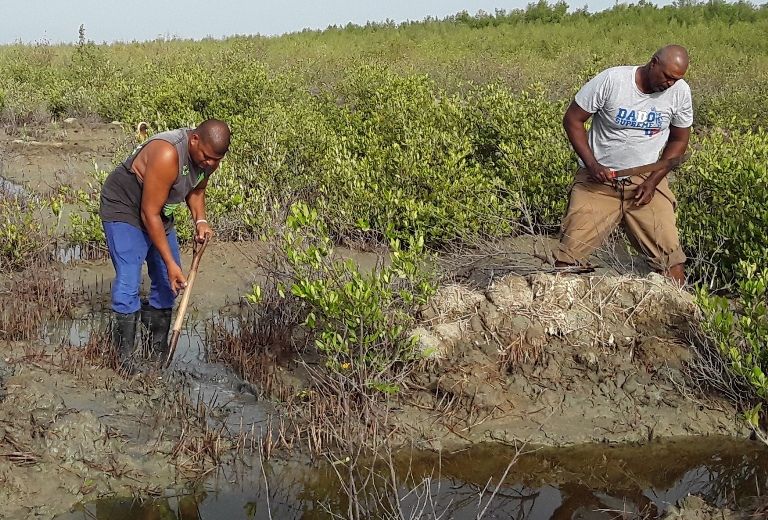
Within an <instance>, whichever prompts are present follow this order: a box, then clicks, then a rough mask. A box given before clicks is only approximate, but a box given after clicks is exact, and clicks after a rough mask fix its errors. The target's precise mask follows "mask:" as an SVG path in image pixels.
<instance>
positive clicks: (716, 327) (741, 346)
mask: <svg viewBox="0 0 768 520" xmlns="http://www.w3.org/2000/svg"><path fill="white" fill-rule="evenodd" d="M738 268H739V269H740V270H741V273H740V274H741V276H740V281H739V283H738V292H737V294H738V299H737V300H736V301H734V302H732V301H729V300H728V299H727V298H725V297H723V296H714V295H710V294H708V293H707V292H706V291H704V290H700V291H699V294H698V300H699V305H700V306H701V309H702V311H703V313H704V320H703V331H704V333H705V335H706V337H707V339H708V340H709V341H710V342H711V343H712V344H713V345H714V346H715V347H716V348H717V350H718V352H719V353H720V356H722V358H723V359H724V360H725V363H726V368H727V370H729V371H730V372H731V373H732V374H733V375H734V376H736V377H737V378H738V379H739V380H740V381H741V382H742V383H743V384H744V385H745V387H746V388H747V389H748V390H747V395H746V398H747V400H748V401H751V402H750V403H749V406H752V409H751V410H746V417H747V420H748V422H749V423H750V425H751V426H752V427H753V428H755V429H756V430H758V431H759V428H760V421H761V417H760V415H761V411H762V407H763V406H764V404H766V403H768V307H767V305H768V269H765V268H760V269H758V267H757V266H756V265H755V264H750V263H747V262H741V263H739V266H738ZM729 390H730V391H732V392H733V391H734V389H732V388H729Z"/></svg>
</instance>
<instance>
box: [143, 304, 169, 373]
mask: <svg viewBox="0 0 768 520" xmlns="http://www.w3.org/2000/svg"><path fill="white" fill-rule="evenodd" d="M171 312H172V309H155V308H154V307H152V306H150V305H149V304H144V305H142V307H141V323H142V324H143V325H144V333H145V334H144V337H145V338H146V340H145V342H144V346H145V348H146V352H147V358H148V359H149V360H150V361H152V362H158V361H159V362H160V363H161V364H162V363H163V362H164V361H165V358H166V357H167V356H168V331H170V330H171Z"/></svg>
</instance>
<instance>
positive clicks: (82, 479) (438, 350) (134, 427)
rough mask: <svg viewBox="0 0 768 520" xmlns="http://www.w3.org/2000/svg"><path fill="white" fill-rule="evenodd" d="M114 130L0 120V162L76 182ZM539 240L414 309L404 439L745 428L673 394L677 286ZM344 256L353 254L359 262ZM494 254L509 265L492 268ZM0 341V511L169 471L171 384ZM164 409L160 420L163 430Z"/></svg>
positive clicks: (689, 312) (222, 261)
mask: <svg viewBox="0 0 768 520" xmlns="http://www.w3.org/2000/svg"><path fill="white" fill-rule="evenodd" d="M131 141H132V136H131V135H127V134H126V133H125V131H124V129H123V128H122V127H120V126H119V125H112V124H89V125H84V124H80V123H79V122H77V121H75V122H71V123H68V124H58V125H53V126H51V127H48V128H44V129H23V128H22V129H18V128H17V129H6V130H5V132H0V154H2V157H3V158H4V159H3V164H2V171H0V175H2V176H4V177H6V178H8V179H10V180H12V181H14V182H16V183H19V184H22V185H24V186H25V187H26V188H27V189H29V190H32V191H36V192H40V193H45V192H48V191H50V190H51V189H55V188H57V187H58V186H59V185H62V184H68V185H72V186H75V187H84V186H87V184H88V181H90V177H89V176H88V175H87V173H88V172H90V171H92V170H93V162H94V161H96V162H97V164H98V167H99V168H102V169H106V170H108V169H110V168H111V162H112V159H113V157H114V156H115V153H116V151H117V150H126V149H127V148H128V147H127V146H126V143H130V142H131ZM121 153H122V152H121ZM551 248H552V241H550V240H546V239H541V238H525V239H522V238H521V239H517V240H514V241H510V242H508V243H506V244H501V245H500V246H499V253H500V254H501V256H502V257H504V258H507V259H510V258H513V259H514V260H515V261H514V263H512V264H508V265H507V268H506V269H502V270H499V269H496V270H494V268H488V266H487V265H482V264H481V263H477V264H474V265H472V266H470V267H467V268H465V267H462V268H461V269H459V268H456V271H455V272H456V273H457V281H456V283H453V284H450V285H446V286H445V287H443V288H442V289H441V291H440V293H439V294H438V296H437V297H436V298H435V300H434V302H433V303H432V305H431V306H430V307H429V308H426V309H424V312H423V324H422V326H421V327H420V329H417V331H415V332H416V333H417V334H418V335H419V336H420V337H421V343H422V346H423V348H424V349H425V352H427V353H428V354H429V356H430V357H431V358H432V360H431V361H430V362H429V367H428V370H427V371H425V372H424V373H423V374H421V375H419V376H418V377H417V378H416V380H415V382H414V388H412V392H410V393H409V397H408V398H407V399H406V400H405V402H404V403H403V406H402V408H401V411H400V412H399V413H398V416H397V419H396V420H397V424H398V426H399V428H400V431H401V434H402V436H403V438H404V439H409V440H413V441H415V442H416V444H417V445H420V446H423V447H427V448H431V449H452V448H460V447H465V446H467V445H468V444H474V443H479V442H483V441H494V442H499V443H505V444H511V443H515V442H519V441H527V442H531V443H535V444H543V445H550V446H561V445H571V444H578V443H584V442H593V441H597V442H624V441H649V440H653V439H655V438H658V437H665V436H675V435H714V434H725V435H738V436H743V435H745V434H746V433H747V432H746V431H745V429H744V427H743V426H742V425H741V424H740V423H739V421H738V420H737V413H736V411H735V410H734V409H733V408H732V407H731V406H730V405H729V404H728V403H726V402H724V401H722V400H721V399H719V398H717V397H716V396H708V397H704V396H696V397H695V398H692V397H693V396H690V395H687V396H686V390H685V385H684V380H683V377H682V369H683V367H684V364H685V362H686V360H687V358H688V356H689V351H688V347H687V341H686V334H687V331H688V327H689V326H690V324H691V323H695V320H696V319H697V318H696V310H695V305H694V304H693V301H692V299H691V296H690V295H688V294H686V293H684V292H680V291H678V290H677V289H675V288H673V287H671V286H669V285H667V284H666V282H664V281H663V280H661V279H660V278H659V277H655V276H651V277H646V278H629V277H617V276H615V270H612V269H611V268H606V269H603V270H602V271H600V276H596V277H580V276H552V275H547V274H535V273H532V272H531V271H535V270H537V269H540V268H541V266H542V265H543V264H542V262H543V260H545V259H546V257H547V256H548V252H549V251H551ZM264 254H265V248H264V247H263V246H262V245H260V244H258V243H213V244H211V246H210V247H209V249H208V250H207V252H206V256H205V258H204V259H203V262H202V264H201V270H200V273H199V277H198V279H197V282H196V284H195V286H194V289H193V294H192V298H191V305H192V308H191V314H192V315H193V316H194V315H198V316H205V315H206V314H209V313H211V312H216V311H219V310H220V309H222V307H224V306H226V305H228V304H232V303H237V301H238V300H239V298H240V297H241V296H242V295H243V294H244V293H246V292H247V291H248V289H249V288H250V287H251V284H252V283H253V282H254V281H258V280H260V277H261V274H260V271H259V270H258V265H259V258H260V257H261V256H262V255H264ZM345 254H347V255H350V256H353V257H355V258H357V259H358V260H359V261H361V262H362V263H363V264H367V265H371V264H372V263H373V262H374V261H375V259H376V257H375V255H373V254H362V253H353V252H349V251H348V252H346V253H345ZM612 258H620V259H623V260H622V261H621V262H619V263H618V264H616V263H613V264H610V265H611V266H619V264H622V263H623V265H625V266H626V262H629V264H632V265H635V264H634V260H633V259H631V258H630V257H626V256H625V257H622V256H621V255H614V256H613V257H612ZM190 263H191V251H185V252H184V264H185V265H186V266H189V265H190ZM509 265H513V266H515V267H517V268H518V269H517V271H516V272H518V274H508V273H509V271H510V270H512V271H514V269H509ZM605 265H607V264H605ZM454 267H456V266H454ZM640 269H642V266H641V267H640ZM529 272H530V274H528V273H529ZM611 272H613V273H614V275H610V273H611ZM500 274H502V276H500ZM64 277H65V280H66V283H67V285H68V287H70V288H73V289H81V288H82V289H85V292H86V293H89V294H91V295H92V297H93V298H92V300H93V301H91V302H90V303H89V304H88V305H93V304H94V302H96V303H98V304H104V303H106V302H107V301H108V298H109V294H108V293H109V284H110V281H111V279H112V277H113V270H112V266H111V264H110V263H109V261H108V260H97V261H83V262H76V263H73V264H70V265H68V266H67V267H66V268H65V269H64ZM2 349H3V350H2V356H1V358H2V359H5V361H4V362H2V363H0V385H4V386H5V393H6V396H5V397H4V398H0V503H2V504H3V508H2V509H3V510H2V512H0V517H3V515H7V517H8V518H24V517H27V518H33V517H35V518H36V517H49V516H51V514H52V513H53V512H56V511H62V510H65V509H67V508H68V507H69V506H70V505H71V504H73V503H75V502H77V501H78V500H80V499H82V498H83V497H90V496H93V495H94V494H102V493H112V492H117V493H126V492H128V493H131V492H134V491H137V490H141V489H145V490H146V489H148V488H152V489H154V488H155V487H156V486H158V485H161V484H163V483H168V482H173V481H174V479H175V477H176V474H175V472H174V470H173V469H172V468H171V467H170V466H169V464H168V460H169V456H168V454H169V453H170V452H171V451H172V448H173V446H172V442H173V441H172V440H171V439H172V437H163V438H159V437H158V435H160V436H161V437H162V435H164V434H163V433H162V431H164V430H162V428H160V427H159V424H160V423H159V422H158V421H160V420H164V419H163V418H165V419H168V415H167V414H168V409H169V407H170V405H171V403H172V400H169V398H168V397H167V396H169V395H173V392H170V391H169V389H168V388H167V387H165V386H164V384H163V382H161V381H155V380H153V381H152V384H150V382H149V380H147V379H146V378H143V379H139V380H132V381H127V380H124V379H122V378H120V377H117V376H116V374H115V373H114V372H112V371H111V370H108V369H103V368H97V367H94V366H91V365H90V364H85V365H80V366H79V367H78V368H77V369H76V370H73V369H72V367H70V366H67V364H66V363H64V362H62V360H61V359H56V358H55V357H51V356H52V354H51V349H50V346H45V345H30V344H25V345H20V344H6V345H3V346H2ZM3 373H4V374H5V375H3ZM11 374H12V375H11ZM286 377H287V378H288V379H290V380H291V382H295V377H294V376H293V375H291V374H290V373H287V376H286ZM168 421H169V422H168V423H167V429H168V430H176V431H178V429H179V428H180V425H179V424H178V423H174V422H173V421H170V419H168ZM159 431H160V433H159ZM41 475H44V476H45V478H41ZM681 518H699V517H693V516H688V517H681ZM701 518H707V517H701Z"/></svg>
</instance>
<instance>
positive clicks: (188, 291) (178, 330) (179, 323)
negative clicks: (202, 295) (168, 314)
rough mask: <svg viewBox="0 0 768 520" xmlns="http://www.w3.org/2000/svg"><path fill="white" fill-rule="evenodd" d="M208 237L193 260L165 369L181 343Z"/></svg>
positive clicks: (177, 313) (178, 311)
mask: <svg viewBox="0 0 768 520" xmlns="http://www.w3.org/2000/svg"><path fill="white" fill-rule="evenodd" d="M208 238H209V237H208V236H207V235H206V237H205V240H204V241H203V244H202V245H201V246H200V249H198V250H197V252H196V253H195V256H194V257H193V258H192V268H191V269H190V270H189V275H187V287H186V288H185V289H184V295H183V296H182V297H181V303H180V304H179V308H178V310H177V311H176V321H174V322H173V334H172V335H171V343H170V348H169V349H168V359H166V360H165V363H164V364H163V368H168V367H169V366H170V364H171V360H173V355H174V353H176V344H177V343H178V342H179V336H180V335H181V326H182V324H183V323H184V315H185V314H187V306H188V305H189V295H190V294H192V285H194V283H195V276H196V275H197V269H198V267H200V258H202V256H203V252H205V246H207V245H208Z"/></svg>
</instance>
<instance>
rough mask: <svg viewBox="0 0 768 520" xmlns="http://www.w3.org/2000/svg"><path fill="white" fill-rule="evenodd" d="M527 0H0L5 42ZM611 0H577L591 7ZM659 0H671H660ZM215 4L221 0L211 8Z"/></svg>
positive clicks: (136, 35) (225, 28) (178, 31)
mask: <svg viewBox="0 0 768 520" xmlns="http://www.w3.org/2000/svg"><path fill="white" fill-rule="evenodd" d="M527 3H528V0H378V1H376V0H325V1H321V0H314V1H313V0H280V1H274V2H268V1H259V0H218V1H212V0H208V1H204V0H69V1H67V0H0V44H3V43H13V42H17V41H21V42H24V43H31V42H44V41H47V42H50V43H60V42H75V41H77V31H78V28H79V27H80V24H84V25H85V29H86V36H87V38H88V39H89V40H94V41H96V42H97V43H101V42H103V41H107V42H112V41H133V40H151V39H154V38H157V37H166V36H178V37H182V38H194V39H199V38H203V37H206V36H213V37H216V38H219V37H222V36H230V35H233V34H262V35H275V34H282V33H286V32H294V31H300V30H301V29H303V28H312V29H324V28H326V27H327V26H329V25H333V24H336V25H344V24H346V23H348V22H353V23H358V24H364V23H365V22H366V21H368V20H373V21H384V20H386V19H391V20H394V21H396V22H401V21H404V20H421V19H423V18H425V17H426V16H430V15H431V16H434V17H438V18H442V17H445V16H447V15H450V14H454V13H457V12H459V11H462V10H466V11H468V12H469V13H472V14H474V13H476V12H477V11H478V10H480V9H482V10H484V11H486V12H493V11H494V9H496V8H501V9H507V10H511V9H516V8H522V7H525V5H526V4H527ZM614 3H615V2H614V0H586V1H585V0H574V1H572V2H569V4H570V5H571V7H573V8H579V7H583V6H584V5H587V6H588V7H589V10H590V11H598V10H602V9H605V8H607V7H610V6H612V5H613V4H614ZM654 3H656V4H658V5H663V4H668V3H670V0H656V1H655V2H654ZM213 6H217V7H216V8H214V7H213Z"/></svg>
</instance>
